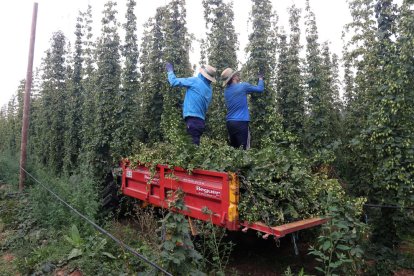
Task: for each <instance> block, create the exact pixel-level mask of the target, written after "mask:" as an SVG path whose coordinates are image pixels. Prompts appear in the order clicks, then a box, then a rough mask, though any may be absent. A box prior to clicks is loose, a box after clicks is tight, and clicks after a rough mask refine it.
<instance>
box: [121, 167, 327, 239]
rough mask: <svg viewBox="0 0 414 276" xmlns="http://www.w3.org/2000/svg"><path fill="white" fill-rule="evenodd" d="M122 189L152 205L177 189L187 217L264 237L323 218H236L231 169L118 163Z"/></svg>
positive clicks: (164, 202) (236, 200)
mask: <svg viewBox="0 0 414 276" xmlns="http://www.w3.org/2000/svg"><path fill="white" fill-rule="evenodd" d="M122 168H123V174H122V193H123V194H125V195H128V196H131V197H134V198H137V199H139V200H142V201H145V202H148V203H149V204H152V205H154V206H158V207H161V208H168V203H169V201H168V194H169V193H170V192H172V193H174V192H175V191H177V190H178V189H181V190H182V191H183V193H184V202H185V206H186V207H187V209H186V210H183V211H180V212H181V213H183V214H184V215H187V216H189V217H192V218H195V219H199V220H203V221H211V222H212V223H213V224H215V225H219V226H221V227H226V228H227V229H229V230H240V229H241V227H244V229H243V230H246V231H247V229H253V230H256V231H259V232H262V233H264V234H265V235H264V238H267V237H268V236H270V235H272V236H275V237H277V238H279V237H283V236H285V235H287V234H289V233H292V232H295V231H299V230H302V229H306V228H311V227H314V226H317V225H320V224H323V223H325V222H326V219H324V218H309V219H304V220H300V221H296V222H292V223H287V224H284V225H280V226H268V225H265V224H264V223H261V222H255V223H250V222H240V221H239V218H238V203H239V181H238V179H237V177H236V175H235V174H234V173H223V172H216V171H207V170H193V171H192V173H191V174H189V173H188V172H187V171H185V170H184V169H182V168H174V169H171V168H169V167H168V166H164V165H157V167H156V168H155V171H154V172H151V171H150V170H149V169H148V168H146V167H145V166H137V167H136V168H131V167H129V164H128V162H123V165H122Z"/></svg>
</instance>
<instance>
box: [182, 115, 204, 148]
mask: <svg viewBox="0 0 414 276" xmlns="http://www.w3.org/2000/svg"><path fill="white" fill-rule="evenodd" d="M185 123H186V125H187V133H188V134H189V135H190V136H191V139H192V141H193V144H196V145H197V146H198V145H200V137H201V135H202V134H203V132H204V129H205V126H206V124H205V122H204V120H203V119H201V118H198V117H191V116H188V117H185Z"/></svg>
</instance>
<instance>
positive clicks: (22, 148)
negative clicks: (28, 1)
mask: <svg viewBox="0 0 414 276" xmlns="http://www.w3.org/2000/svg"><path fill="white" fill-rule="evenodd" d="M36 22H37V3H36V2H35V3H33V15H32V29H31V35H30V47H29V60H28V63H27V74H26V85H25V89H24V104H23V122H22V143H21V146H20V178H19V191H23V189H24V179H25V172H24V170H23V169H26V148H27V130H28V129H29V116H30V92H31V90H32V77H33V57H34V46H35V39H36Z"/></svg>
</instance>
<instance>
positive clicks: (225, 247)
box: [195, 210, 234, 275]
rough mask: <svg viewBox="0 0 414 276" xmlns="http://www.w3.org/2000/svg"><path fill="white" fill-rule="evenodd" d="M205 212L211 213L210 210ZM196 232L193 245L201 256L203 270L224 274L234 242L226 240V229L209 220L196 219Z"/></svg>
mask: <svg viewBox="0 0 414 276" xmlns="http://www.w3.org/2000/svg"><path fill="white" fill-rule="evenodd" d="M204 211H205V213H207V214H209V215H210V216H211V215H212V212H211V211H210V210H204ZM197 222H198V224H197V234H198V237H199V239H196V241H195V246H196V248H197V249H198V250H199V252H200V253H201V255H202V256H203V259H202V265H201V266H202V267H203V271H209V272H210V273H214V274H215V275H225V271H226V267H227V265H228V263H229V260H230V254H231V252H232V251H233V247H234V244H233V243H232V242H231V241H227V240H226V229H225V228H223V227H218V226H216V225H214V224H213V223H212V222H211V220H210V221H207V222H203V221H197Z"/></svg>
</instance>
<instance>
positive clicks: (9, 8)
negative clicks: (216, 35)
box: [0, 0, 351, 107]
mask: <svg viewBox="0 0 414 276" xmlns="http://www.w3.org/2000/svg"><path fill="white" fill-rule="evenodd" d="M136 1H137V7H136V9H135V12H136V15H137V20H138V33H139V36H140V35H141V34H142V32H143V27H142V25H143V24H144V23H145V22H146V21H147V19H148V18H149V17H150V16H153V15H154V14H155V10H156V8H157V7H159V6H161V5H165V4H167V3H168V2H169V1H168V0H151V1H149V0H136ZM117 2H118V11H119V14H118V21H119V22H121V23H124V22H125V19H124V18H125V17H124V15H125V9H126V8H125V7H126V0H118V1H117ZM234 2H235V4H234V11H235V28H236V32H237V33H238V35H239V42H240V51H239V55H238V59H239V60H240V61H244V60H245V54H244V47H245V45H246V43H247V36H248V22H247V20H248V17H249V12H250V9H251V1H250V0H235V1H234ZM33 3H34V1H28V0H7V1H3V2H2V5H3V7H2V8H1V11H0V31H1V38H2V39H1V43H0V61H1V66H0V107H1V106H3V105H5V104H7V102H8V101H9V99H10V98H11V96H12V95H13V94H15V93H16V90H17V87H18V85H19V82H20V80H22V79H24V78H25V76H26V70H27V59H28V52H29V39H30V28H31V20H32V11H33ZM37 3H38V4H39V5H38V15H37V32H36V46H35V60H34V68H36V67H37V66H39V65H40V61H41V58H42V57H43V56H44V52H45V51H46V50H47V49H48V48H49V47H50V38H51V37H52V33H53V32H55V31H58V30H62V31H63V32H64V33H65V35H66V36H67V37H68V38H69V39H70V41H71V43H72V45H73V41H74V35H73V32H74V29H75V24H76V17H77V16H78V11H79V10H81V11H85V10H86V8H87V5H88V4H90V5H91V6H92V10H93V20H94V26H95V27H94V33H95V36H98V35H99V33H100V21H101V16H102V10H103V5H104V3H105V1H104V0H88V1H86V0H38V1H37ZM272 3H273V8H274V9H275V10H276V12H277V14H278V15H279V25H281V26H284V28H285V30H286V31H288V30H289V25H288V13H287V9H288V7H289V6H291V5H292V4H295V5H296V6H297V7H299V8H302V10H303V13H302V14H304V4H305V0H272ZM310 3H311V8H312V10H313V11H314V13H315V15H316V21H317V26H318V31H319V38H320V42H323V41H326V40H329V41H330V42H331V50H332V51H333V52H335V53H337V54H338V55H341V51H342V41H341V34H342V30H343V26H344V25H345V24H346V23H348V22H350V20H351V16H350V13H349V10H348V6H347V4H346V0H310ZM302 22H303V19H302ZM187 27H188V29H189V31H190V32H191V33H193V34H194V35H195V36H196V38H198V39H199V38H201V37H203V36H204V35H205V29H204V19H203V8H202V0H187ZM301 30H302V38H304V31H305V28H301ZM303 41H304V40H303ZM193 48H194V50H193V52H192V53H190V61H191V63H193V64H197V63H198V61H199V46H198V45H197V44H195V45H193Z"/></svg>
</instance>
